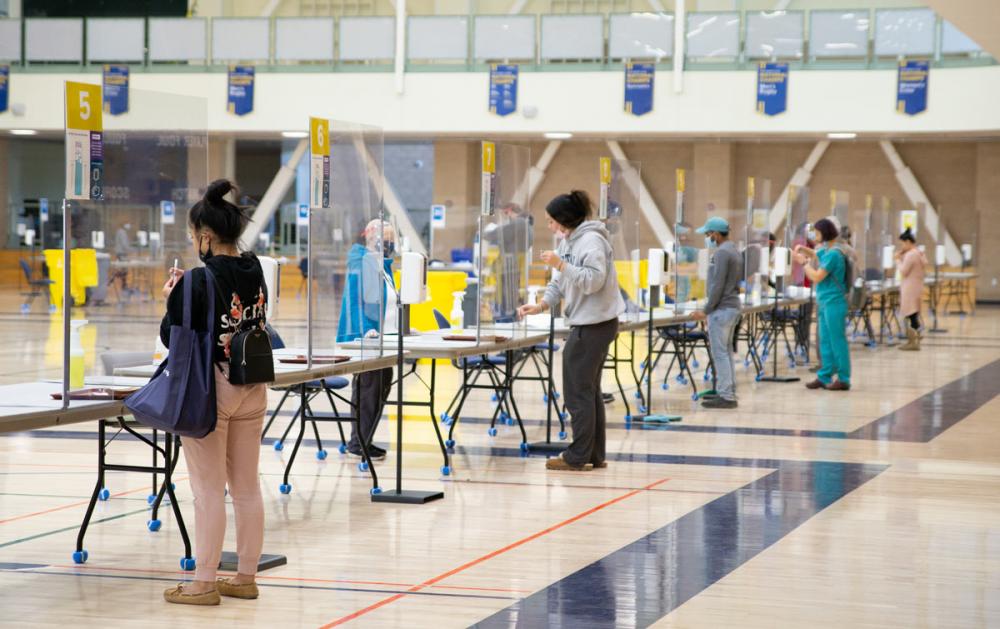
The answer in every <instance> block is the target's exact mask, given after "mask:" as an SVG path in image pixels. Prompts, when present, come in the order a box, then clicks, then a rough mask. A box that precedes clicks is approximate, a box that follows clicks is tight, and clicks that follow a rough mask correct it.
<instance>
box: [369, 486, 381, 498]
mask: <svg viewBox="0 0 1000 629" xmlns="http://www.w3.org/2000/svg"><path fill="white" fill-rule="evenodd" d="M380 493H382V488H381V487H372V488H371V495H373V496H377V495H379V494H380Z"/></svg>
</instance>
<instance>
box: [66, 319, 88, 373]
mask: <svg viewBox="0 0 1000 629" xmlns="http://www.w3.org/2000/svg"><path fill="white" fill-rule="evenodd" d="M69 325H70V335H69V386H70V388H71V389H81V388H83V343H82V342H81V341H80V329H81V328H83V326H85V325H87V320H86V319H73V320H72V321H70V322H69Z"/></svg>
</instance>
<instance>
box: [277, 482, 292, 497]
mask: <svg viewBox="0 0 1000 629" xmlns="http://www.w3.org/2000/svg"><path fill="white" fill-rule="evenodd" d="M278 491H280V492H281V493H283V494H285V495H286V496H287V495H288V494H290V493H292V486H291V485H289V484H288V483H281V484H280V485H278Z"/></svg>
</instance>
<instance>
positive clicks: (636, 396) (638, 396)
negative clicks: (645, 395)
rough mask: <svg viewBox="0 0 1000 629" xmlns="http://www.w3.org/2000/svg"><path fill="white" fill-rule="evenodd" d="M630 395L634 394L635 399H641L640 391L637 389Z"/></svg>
mask: <svg viewBox="0 0 1000 629" xmlns="http://www.w3.org/2000/svg"><path fill="white" fill-rule="evenodd" d="M632 395H634V396H635V399H637V400H641V399H642V393H640V392H639V391H636V392H635V393H633V394H632Z"/></svg>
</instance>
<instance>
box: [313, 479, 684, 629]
mask: <svg viewBox="0 0 1000 629" xmlns="http://www.w3.org/2000/svg"><path fill="white" fill-rule="evenodd" d="M668 480H670V479H668V478H661V479H660V480H658V481H655V482H652V483H650V484H648V485H646V486H645V487H642V488H640V489H633V490H632V491H629V492H627V493H624V494H622V495H620V496H618V497H617V498H612V499H611V500H608V501H607V502H602V503H601V504H599V505H597V506H596V507H591V508H590V509H587V510H586V511H584V512H582V513H578V514H576V515H574V516H573V517H571V518H569V519H567V520H563V521H562V522H559V523H558V524H553V525H552V526H550V527H548V528H546V529H542V530H541V531H538V532H537V533H533V534H531V535H529V536H527V537H524V538H521V539H519V540H517V541H516V542H513V543H512V544H508V545H507V546H504V547H503V548H499V549H497V550H494V551H493V552H491V553H488V554H486V555H483V556H481V557H478V558H476V559H473V560H472V561H469V562H466V563H464V564H462V565H460V566H458V567H457V568H452V569H451V570H449V571H447V572H444V573H442V574H439V575H437V576H436V577H432V578H430V579H428V580H426V581H424V582H423V583H420V584H417V585H414V586H413V587H411V588H409V590H408V592H419V591H421V590H423V589H424V588H428V587H433V586H434V584H435V583H438V582H439V581H443V580H444V579H447V578H448V577H452V576H454V575H456V574H458V573H459V572H463V571H465V570H468V569H469V568H472V567H474V566H477V565H479V564H481V563H483V562H486V561H489V560H490V559H493V558H494V557H497V556H499V555H502V554H504V553H506V552H509V551H511V550H514V549H515V548H518V547H519V546H523V545H524V544H527V543H528V542H531V541H534V540H536V539H538V538H539V537H542V536H545V535H548V534H549V533H551V532H553V531H557V530H559V529H561V528H563V527H564V526H569V525H570V524H573V523H574V522H577V521H578V520H581V519H583V518H585V517H587V516H588V515H591V514H593V513H596V512H598V511H600V510H602V509H606V508H607V507H610V506H611V505H614V504H616V503H619V502H621V501H622V500H627V499H628V498H631V497H632V496H635V495H636V494H639V493H642V492H644V491H647V490H649V489H652V488H653V487H656V486H657V485H661V484H663V483H665V482H667V481H668ZM404 596H406V594H395V595H393V596H390V597H388V598H384V599H382V600H381V601H379V602H377V603H374V604H372V605H369V606H368V607H365V608H362V609H359V610H358V611H356V612H353V613H351V614H348V615H346V616H342V617H340V618H338V619H336V620H333V621H331V622H329V623H327V624H325V625H323V626H322V627H320V629H329V628H330V627H336V626H338V625H342V624H344V623H347V622H350V621H352V620H354V619H355V618H359V617H361V616H364V615H365V614H367V613H370V612H373V611H375V610H376V609H379V608H380V607H384V606H386V605H389V604H390V603H394V602H396V601H398V600H399V599H401V598H403V597H404Z"/></svg>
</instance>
